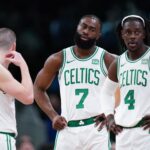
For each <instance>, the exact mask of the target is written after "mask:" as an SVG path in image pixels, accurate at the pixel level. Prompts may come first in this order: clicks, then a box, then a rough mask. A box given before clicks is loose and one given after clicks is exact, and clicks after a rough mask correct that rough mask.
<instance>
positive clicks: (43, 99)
mask: <svg viewBox="0 0 150 150" xmlns="http://www.w3.org/2000/svg"><path fill="white" fill-rule="evenodd" d="M34 93H35V94H34V95H35V101H36V103H37V105H38V106H39V107H40V108H41V110H42V111H43V112H44V113H45V114H46V115H47V116H48V117H49V118H50V119H51V120H53V118H54V117H55V116H57V115H58V113H57V112H56V111H55V110H54V108H53V106H52V104H51V102H50V99H49V97H48V95H47V93H46V91H42V90H39V89H37V88H36V87H35V86H34Z"/></svg>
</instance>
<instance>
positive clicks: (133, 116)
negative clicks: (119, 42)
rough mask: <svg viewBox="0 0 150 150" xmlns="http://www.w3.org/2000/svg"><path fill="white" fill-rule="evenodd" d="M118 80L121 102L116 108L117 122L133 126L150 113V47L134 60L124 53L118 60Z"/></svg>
mask: <svg viewBox="0 0 150 150" xmlns="http://www.w3.org/2000/svg"><path fill="white" fill-rule="evenodd" d="M118 80H119V85H120V89H121V91H120V92H121V102H120V105H119V107H118V108H117V109H116V115H115V119H116V123H117V124H119V125H122V126H125V127H131V126H134V125H136V124H137V123H138V122H139V121H140V120H141V119H142V117H144V116H145V115H148V114H150V49H149V50H147V51H146V52H145V54H144V55H143V56H141V57H140V58H139V59H137V60H134V61H132V60H130V59H129V58H128V56H127V52H125V53H123V54H122V55H121V56H120V58H119V61H118Z"/></svg>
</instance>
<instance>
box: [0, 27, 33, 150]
mask: <svg viewBox="0 0 150 150" xmlns="http://www.w3.org/2000/svg"><path fill="white" fill-rule="evenodd" d="M15 50H16V36H15V33H14V32H13V31H12V30H11V29H8V28H0V149H1V150H16V145H15V143H16V141H15V137H16V136H17V129H16V116H15V99H17V100H19V101H20V102H21V103H23V104H26V105H27V104H31V103H32V102H33V84H32V80H31V77H30V74H29V70H28V67H27V64H26V62H25V60H24V59H23V57H22V56H21V54H20V53H18V52H16V51H15ZM10 63H13V64H14V65H16V66H18V67H19V68H20V70H21V78H22V81H21V83H20V82H18V81H17V80H16V79H15V78H14V77H13V76H12V75H11V73H10V72H9V71H8V69H7V68H8V66H9V64H10Z"/></svg>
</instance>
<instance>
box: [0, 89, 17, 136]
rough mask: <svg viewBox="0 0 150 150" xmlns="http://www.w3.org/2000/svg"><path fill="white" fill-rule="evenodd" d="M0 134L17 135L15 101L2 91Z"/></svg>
mask: <svg viewBox="0 0 150 150" xmlns="http://www.w3.org/2000/svg"><path fill="white" fill-rule="evenodd" d="M0 132H8V133H15V134H17V130H16V117H15V100H14V98H13V97H11V96H10V95H8V94H6V93H4V92H2V91H0Z"/></svg>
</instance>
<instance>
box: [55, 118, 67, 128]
mask: <svg viewBox="0 0 150 150" xmlns="http://www.w3.org/2000/svg"><path fill="white" fill-rule="evenodd" d="M52 126H53V128H54V129H55V130H62V129H64V128H65V127H66V126H67V121H66V119H65V118H64V117H62V116H60V115H57V116H55V117H54V119H53V120H52Z"/></svg>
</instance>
